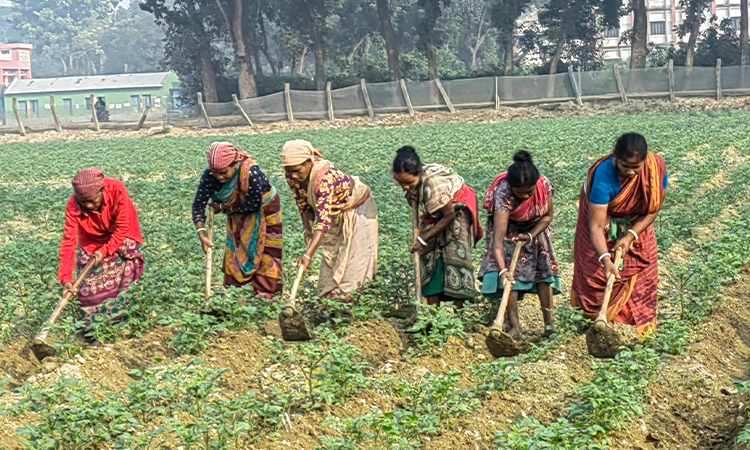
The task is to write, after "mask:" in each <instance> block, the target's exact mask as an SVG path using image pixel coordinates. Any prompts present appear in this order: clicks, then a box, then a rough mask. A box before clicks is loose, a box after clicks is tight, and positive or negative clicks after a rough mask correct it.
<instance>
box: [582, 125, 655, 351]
mask: <svg viewBox="0 0 750 450" xmlns="http://www.w3.org/2000/svg"><path fill="white" fill-rule="evenodd" d="M666 189H667V168H666V165H665V164H664V160H663V159H662V158H661V157H660V156H657V155H655V154H654V153H652V152H649V151H648V145H647V144H646V139H645V138H644V137H643V136H641V135H640V134H637V133H627V134H624V135H622V136H621V137H620V138H619V139H617V142H616V143H615V151H614V154H612V155H609V156H605V157H604V158H602V159H600V160H599V161H597V162H596V163H595V164H594V165H593V166H592V167H591V168H590V169H589V175H588V179H587V180H586V184H585V185H584V186H583V189H582V190H581V198H580V211H579V214H578V225H577V227H576V239H575V247H574V254H575V255H574V256H575V265H574V273H573V290H572V292H571V303H572V304H573V305H574V306H579V307H580V308H582V309H583V311H584V312H585V314H586V316H587V317H590V318H595V317H596V316H597V314H598V312H599V309H600V308H601V305H602V301H603V297H604V288H605V286H606V284H607V277H608V276H609V274H611V273H614V274H615V276H616V277H617V282H616V283H615V285H614V289H613V291H612V297H611V299H610V303H609V310H608V311H607V319H608V321H611V320H614V321H616V322H620V323H624V324H630V325H636V326H637V327H638V334H639V335H640V336H645V335H648V334H650V333H651V332H653V331H654V330H655V329H656V298H657V289H658V286H659V267H658V255H657V248H656V236H655V234H654V228H653V226H652V224H653V223H654V220H655V219H656V216H657V215H658V214H659V211H660V210H661V206H662V203H663V202H664V196H665V194H666ZM618 247H619V248H622V250H623V255H624V256H623V261H624V265H623V267H624V268H622V269H621V268H619V267H615V265H614V262H613V258H614V254H615V250H616V249H617V248H618Z"/></svg>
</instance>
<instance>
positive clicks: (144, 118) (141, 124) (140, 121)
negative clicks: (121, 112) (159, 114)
mask: <svg viewBox="0 0 750 450" xmlns="http://www.w3.org/2000/svg"><path fill="white" fill-rule="evenodd" d="M150 108H151V107H150V106H148V105H146V107H145V108H143V115H142V116H141V120H139V121H138V126H137V127H135V131H138V130H140V129H141V128H143V124H144V123H146V117H147V116H148V110H149V109H150Z"/></svg>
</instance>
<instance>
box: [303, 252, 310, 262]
mask: <svg viewBox="0 0 750 450" xmlns="http://www.w3.org/2000/svg"><path fill="white" fill-rule="evenodd" d="M302 257H303V258H305V259H306V260H308V261H312V258H310V257H309V256H307V253H303V254H302Z"/></svg>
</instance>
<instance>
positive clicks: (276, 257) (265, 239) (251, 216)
mask: <svg viewBox="0 0 750 450" xmlns="http://www.w3.org/2000/svg"><path fill="white" fill-rule="evenodd" d="M206 159H207V160H208V169H206V170H205V172H203V175H202V176H201V179H200V183H199V184H198V191H197V192H196V193H195V200H193V223H194V224H195V227H196V229H197V231H198V239H200V241H201V244H202V245H203V251H204V252H205V251H206V250H208V248H214V243H213V242H212V241H211V240H210V239H209V237H208V233H207V231H206V206H208V207H210V208H213V209H214V211H215V212H217V213H218V212H222V213H224V214H226V216H227V238H226V244H225V246H224V263H223V265H222V270H223V271H224V285H225V286H234V287H241V286H245V285H246V284H248V283H250V284H252V286H253V290H254V292H255V294H256V295H259V296H262V297H264V298H273V297H275V296H276V295H278V294H280V293H281V289H282V286H281V284H280V283H279V282H280V281H281V280H282V278H283V277H282V269H281V257H282V246H283V241H282V223H281V200H280V199H279V195H278V194H277V193H276V188H274V187H273V186H272V185H271V182H270V181H269V180H268V178H266V175H265V174H264V173H263V171H261V170H260V167H258V163H256V162H255V160H254V159H253V158H252V157H251V156H250V155H248V154H247V153H245V152H241V151H239V150H237V149H236V148H235V147H234V145H232V144H231V143H229V142H214V143H213V144H211V146H210V147H209V149H208V152H207V153H206ZM209 203H210V204H209Z"/></svg>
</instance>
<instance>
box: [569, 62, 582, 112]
mask: <svg viewBox="0 0 750 450" xmlns="http://www.w3.org/2000/svg"><path fill="white" fill-rule="evenodd" d="M568 78H570V84H572V85H573V93H574V94H575V96H576V104H577V105H578V106H583V101H582V100H581V91H579V90H578V83H576V76H575V74H574V73H573V67H571V66H568Z"/></svg>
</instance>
